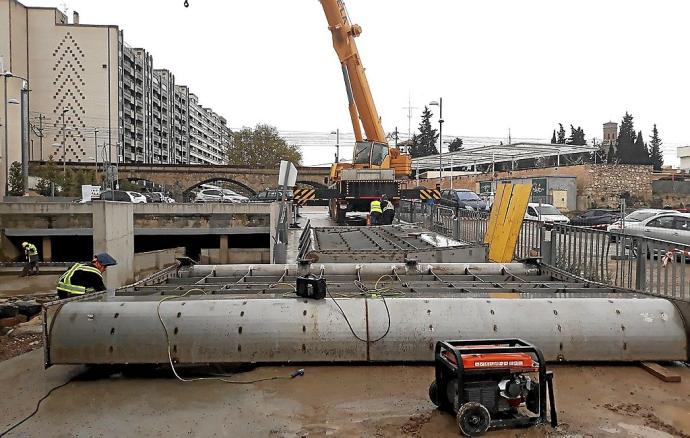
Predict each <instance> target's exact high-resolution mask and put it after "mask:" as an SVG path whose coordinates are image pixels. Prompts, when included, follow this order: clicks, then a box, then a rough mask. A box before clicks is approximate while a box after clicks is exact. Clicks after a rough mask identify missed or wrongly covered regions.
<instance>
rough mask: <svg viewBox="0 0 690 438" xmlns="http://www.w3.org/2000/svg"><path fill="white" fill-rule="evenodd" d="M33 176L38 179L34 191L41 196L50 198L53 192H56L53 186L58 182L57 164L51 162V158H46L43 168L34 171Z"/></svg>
mask: <svg viewBox="0 0 690 438" xmlns="http://www.w3.org/2000/svg"><path fill="white" fill-rule="evenodd" d="M34 176H37V177H38V182H37V183H36V190H37V191H38V192H39V193H40V194H41V195H43V196H51V195H52V194H53V191H54V190H55V191H57V188H56V187H55V184H56V183H57V181H58V169H57V164H55V161H53V156H52V155H50V156H48V161H47V162H46V164H45V166H41V167H39V168H37V169H36V171H35V173H34Z"/></svg>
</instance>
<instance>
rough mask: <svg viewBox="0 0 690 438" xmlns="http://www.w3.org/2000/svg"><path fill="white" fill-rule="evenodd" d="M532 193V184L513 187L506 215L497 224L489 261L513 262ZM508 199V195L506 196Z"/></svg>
mask: <svg viewBox="0 0 690 438" xmlns="http://www.w3.org/2000/svg"><path fill="white" fill-rule="evenodd" d="M531 192H532V185H531V184H515V185H513V187H512V190H511V192H510V195H509V196H507V197H508V198H509V202H508V205H507V206H506V207H507V208H506V214H505V216H503V218H504V220H503V222H502V223H501V224H497V226H496V231H495V233H494V236H493V239H492V241H491V244H490V247H489V260H491V261H492V262H496V263H508V262H511V261H512V260H513V254H514V253H515V245H516V244H517V241H518V237H519V236H520V230H521V229H522V221H523V219H524V217H525V210H526V209H527V204H528V203H529V196H530V193H531ZM504 197H506V195H504Z"/></svg>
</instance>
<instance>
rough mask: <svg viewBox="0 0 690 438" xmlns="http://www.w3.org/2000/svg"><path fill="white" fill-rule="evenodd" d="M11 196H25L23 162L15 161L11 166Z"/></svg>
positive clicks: (9, 183) (9, 182)
mask: <svg viewBox="0 0 690 438" xmlns="http://www.w3.org/2000/svg"><path fill="white" fill-rule="evenodd" d="M8 186H9V193H8V194H9V195H10V196H24V177H23V175H22V164H21V163H20V162H18V161H15V162H13V163H12V165H11V166H10V177H9V181H8Z"/></svg>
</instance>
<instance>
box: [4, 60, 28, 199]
mask: <svg viewBox="0 0 690 438" xmlns="http://www.w3.org/2000/svg"><path fill="white" fill-rule="evenodd" d="M1 76H2V79H3V87H4V88H3V95H2V96H3V100H4V102H3V107H4V113H5V115H4V117H5V119H4V131H5V152H4V157H5V193H7V192H8V191H9V159H8V158H9V139H8V130H9V123H8V122H7V104H8V103H10V104H15V105H18V104H19V101H18V100H17V99H9V100H8V99H7V79H8V78H17V79H21V80H22V81H24V82H25V84H22V93H28V89H29V80H28V79H26V78H23V77H21V76H17V75H15V74H13V73H12V72H10V71H6V72H4V73H2V75H1ZM24 99H25V98H24V96H23V94H22V104H24V103H25V101H24ZM24 110H25V108H23V107H22V115H21V116H22V179H23V186H24V190H25V191H26V189H27V182H28V178H27V176H28V169H29V163H28V154H27V152H26V151H25V149H26V148H28V144H24V143H25V141H26V142H28V139H26V140H25V138H24V137H25V136H24V131H25V130H27V131H28V128H26V127H25V126H24V125H25V124H28V120H24V119H25V111H24Z"/></svg>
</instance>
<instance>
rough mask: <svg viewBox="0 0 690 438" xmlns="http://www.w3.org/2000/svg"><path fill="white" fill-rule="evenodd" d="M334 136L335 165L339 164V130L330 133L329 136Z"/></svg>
mask: <svg viewBox="0 0 690 438" xmlns="http://www.w3.org/2000/svg"><path fill="white" fill-rule="evenodd" d="M333 134H335V163H336V164H338V163H340V129H336V130H335V131H331V135H333Z"/></svg>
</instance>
